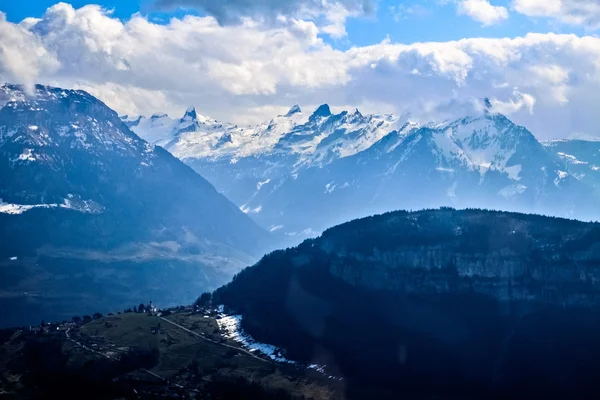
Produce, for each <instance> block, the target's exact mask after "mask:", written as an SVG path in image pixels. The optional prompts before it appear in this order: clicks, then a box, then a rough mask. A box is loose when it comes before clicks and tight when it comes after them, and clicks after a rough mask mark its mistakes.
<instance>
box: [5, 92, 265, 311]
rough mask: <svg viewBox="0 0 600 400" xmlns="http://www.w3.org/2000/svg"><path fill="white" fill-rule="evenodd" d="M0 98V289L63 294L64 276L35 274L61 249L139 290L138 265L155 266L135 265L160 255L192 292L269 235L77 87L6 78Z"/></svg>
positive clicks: (257, 249)
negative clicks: (126, 278)
mask: <svg viewBox="0 0 600 400" xmlns="http://www.w3.org/2000/svg"><path fill="white" fill-rule="evenodd" d="M0 105H1V107H2V108H0V182H2V184H1V185H0V199H2V200H1V201H0V263H1V264H2V266H3V267H4V268H2V271H3V273H5V274H7V275H6V278H7V279H6V280H4V279H3V280H2V281H3V283H5V285H8V286H5V285H3V287H2V290H4V291H5V292H3V296H2V298H5V299H18V298H23V301H26V300H27V299H26V297H27V295H23V293H29V292H30V291H31V290H33V291H34V293H35V294H36V295H39V296H41V297H44V296H49V297H52V296H58V297H60V296H64V295H66V294H67V293H68V289H66V288H65V286H64V283H65V281H64V280H61V283H60V284H57V286H56V287H54V288H53V287H52V285H51V284H48V285H43V284H40V283H39V280H38V278H40V277H44V276H45V277H46V278H48V279H50V280H52V281H53V282H54V283H56V282H57V279H58V278H57V277H58V276H60V277H63V278H65V279H67V280H68V279H69V274H67V275H65V274H64V271H63V272H58V269H60V268H61V266H66V265H70V264H73V262H72V261H71V262H68V261H64V260H63V259H67V260H79V263H80V264H81V265H82V266H84V268H83V271H86V273H88V272H89V273H90V274H92V275H95V276H96V277H97V276H102V270H103V268H105V272H106V273H105V274H104V275H106V276H108V275H111V274H112V273H117V272H116V271H115V270H114V268H117V267H118V269H119V270H120V271H121V272H118V273H126V274H131V276H130V278H132V281H131V282H127V283H124V282H122V281H119V280H115V281H114V282H111V279H109V278H107V282H105V283H106V287H105V286H103V285H100V286H99V288H98V290H103V288H104V289H106V290H107V291H108V292H110V289H109V288H111V287H112V288H113V289H115V287H119V291H120V290H123V288H122V287H121V286H122V285H124V284H126V285H133V286H135V287H136V290H138V291H139V290H143V282H144V281H145V280H146V278H145V276H146V275H147V274H156V276H160V275H163V274H164V273H165V271H164V270H161V269H160V268H159V269H156V268H155V267H152V268H146V269H144V270H143V271H142V272H139V271H138V272H134V270H135V269H136V268H138V269H139V266H142V265H148V266H149V265H150V264H152V265H155V264H156V263H157V262H158V261H159V260H162V261H163V262H164V263H163V265H164V266H165V268H174V267H176V265H180V264H185V266H184V267H182V271H183V270H185V271H186V272H185V273H184V274H183V276H185V277H186V278H185V279H187V280H188V281H189V280H191V281H195V282H194V283H193V290H198V289H201V288H202V287H211V286H213V287H214V286H216V285H218V284H220V283H222V282H225V281H226V280H227V279H228V278H229V277H231V276H232V275H233V273H235V272H236V271H238V270H239V269H240V268H241V267H242V266H244V265H247V263H250V262H252V261H253V260H255V259H256V257H258V256H260V255H261V254H262V251H264V250H265V249H266V248H268V246H269V245H270V243H269V241H270V240H271V239H270V238H269V237H268V234H267V233H266V232H265V231H263V230H262V229H260V228H259V227H258V226H257V225H256V223H254V222H253V221H252V220H251V219H250V218H248V217H247V216H246V215H244V213H242V212H241V211H240V210H239V209H238V208H237V207H236V206H234V205H233V204H232V203H230V202H229V201H228V200H227V199H226V198H225V197H224V196H223V195H222V194H219V193H218V192H217V191H216V190H215V189H214V187H213V186H212V185H211V184H210V183H208V182H207V181H206V180H205V179H203V178H202V177H201V176H199V175H198V174H196V173H195V172H194V171H193V170H192V169H191V168H189V167H188V166H186V165H185V164H183V163H182V162H181V161H179V160H178V159H176V158H175V157H173V156H172V155H171V154H169V153H168V152H167V151H165V150H164V149H162V148H161V147H158V146H154V145H151V144H149V143H147V142H145V141H144V140H142V139H140V138H139V137H138V136H136V135H135V134H134V133H133V132H131V131H130V130H129V129H128V128H127V126H126V125H125V124H124V123H123V122H122V121H121V120H120V119H119V117H118V115H117V114H116V113H115V112H114V111H113V110H111V109H110V108H108V107H107V106H106V105H105V104H103V103H102V102H101V101H99V100H98V99H96V98H94V97H93V96H91V95H89V94H88V93H86V92H83V91H74V90H63V89H60V88H53V87H47V86H40V85H38V86H36V87H35V88H34V90H33V92H32V93H28V92H27V91H25V89H24V88H23V87H20V86H15V85H5V86H2V87H1V88H0ZM58 258H60V259H61V260H59V259H58ZM40 260H43V261H40ZM42 263H44V264H45V265H46V266H47V269H44V268H43V267H40V265H41V264H42ZM118 263H121V265H117V264H118ZM136 263H138V264H136ZM158 263H159V264H160V262H158ZM125 264H127V265H125ZM130 264H131V265H130ZM17 265H18V271H16V272H15V271H14V268H16V267H17ZM86 265H88V266H90V269H89V270H88V269H86V268H85V266H86ZM92 265H93V267H91V266H92ZM103 265H104V267H103ZM167 265H170V266H168V267H167ZM126 266H129V268H125V267H126ZM40 268H41V270H42V271H44V272H45V275H44V274H42V275H40V274H39V273H40ZM92 270H93V271H92ZM108 271H112V272H110V273H109V272H108ZM31 274H33V275H32V276H31ZM179 274H180V272H178V273H174V274H173V279H169V284H174V283H175V281H176V280H177V277H179V278H181V277H182V276H179ZM186 274H187V275H186ZM136 275H139V276H138V277H137V278H136ZM31 278H33V279H31ZM46 278H43V279H46ZM55 278H56V279H55ZM43 279H42V280H43ZM60 279H62V278H60ZM90 279H92V280H93V278H91V277H90ZM153 279H155V278H154V277H153ZM88 284H89V282H88ZM81 285H82V286H85V285H86V283H85V282H81ZM153 285H156V287H155V288H156V289H157V290H158V292H160V291H161V290H164V292H163V293H162V294H163V295H165V292H169V293H168V296H166V297H168V298H170V300H169V301H173V300H175V298H176V297H177V296H176V292H175V295H173V293H172V292H170V291H171V290H172V289H173V288H169V289H167V287H166V286H164V287H161V283H160V281H159V282H154V283H153ZM167 286H168V285H167ZM73 290H76V291H77V290H84V291H85V289H84V288H83V287H77V288H76V289H75V288H73ZM130 290H131V289H130ZM109 294H110V295H117V294H116V293H109ZM118 296H119V297H122V293H119V294H118ZM159 296H160V294H159ZM107 297H110V296H107ZM188 297H189V294H186V296H184V298H185V299H186V300H187V301H191V300H192V298H188ZM30 300H31V299H30ZM105 300H106V301H107V302H110V300H111V299H110V298H107V299H105ZM157 300H158V299H157ZM181 300H183V299H179V300H177V301H181ZM11 301H12V300H11ZM71 301H72V300H71ZM97 301H98V302H101V298H98V299H97ZM67 308H68V307H67ZM3 315H7V314H6V313H3ZM15 315H18V313H15Z"/></svg>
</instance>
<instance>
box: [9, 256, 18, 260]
mask: <svg viewBox="0 0 600 400" xmlns="http://www.w3.org/2000/svg"><path fill="white" fill-rule="evenodd" d="M17 259H18V257H9V260H10V261H17Z"/></svg>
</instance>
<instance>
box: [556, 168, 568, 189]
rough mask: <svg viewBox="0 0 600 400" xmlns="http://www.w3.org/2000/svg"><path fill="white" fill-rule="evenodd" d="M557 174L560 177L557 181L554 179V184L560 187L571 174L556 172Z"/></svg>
mask: <svg viewBox="0 0 600 400" xmlns="http://www.w3.org/2000/svg"><path fill="white" fill-rule="evenodd" d="M556 173H557V175H558V176H557V177H556V179H554V184H555V185H556V186H558V185H560V182H561V181H562V180H563V179H565V178H566V177H567V176H569V173H568V172H565V171H560V170H559V171H556Z"/></svg>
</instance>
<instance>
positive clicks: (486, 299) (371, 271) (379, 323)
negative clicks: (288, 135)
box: [212, 209, 600, 398]
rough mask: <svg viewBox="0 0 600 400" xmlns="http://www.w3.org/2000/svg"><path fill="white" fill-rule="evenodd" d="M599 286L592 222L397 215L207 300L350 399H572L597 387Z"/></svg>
mask: <svg viewBox="0 0 600 400" xmlns="http://www.w3.org/2000/svg"><path fill="white" fill-rule="evenodd" d="M599 278H600V225H598V224H597V223H583V222H578V221H574V220H566V219H559V218H550V217H542V216H536V215H524V214H516V213H508V212H491V211H482V210H464V211H456V210H453V209H441V210H426V211H418V212H403V211H399V212H391V213H387V214H382V215H377V216H373V217H369V218H364V219H360V220H355V221H352V222H349V223H346V224H342V225H340V226H337V227H334V228H331V229H328V230H327V231H325V232H324V233H323V235H322V236H321V237H319V238H317V239H311V240H307V241H305V242H304V243H302V244H301V245H300V246H298V247H296V248H292V249H287V250H285V251H277V252H274V253H271V254H269V255H267V256H265V257H264V258H263V259H262V260H261V261H260V262H259V263H257V264H256V265H254V266H253V267H250V268H247V269H245V270H244V271H242V272H241V273H240V274H238V275H237V276H236V277H235V278H234V280H233V281H232V282H231V283H229V284H227V285H226V286H224V287H222V288H220V289H218V290H217V291H216V292H215V293H213V296H212V300H213V303H214V304H224V306H225V309H226V310H227V311H228V312H230V313H236V314H240V315H241V316H242V327H243V328H244V329H245V331H246V332H247V333H249V334H250V335H252V336H253V337H254V338H256V339H257V340H260V341H262V342H264V343H270V344H274V345H277V346H281V347H283V348H284V349H285V351H286V353H285V354H286V356H289V357H293V358H296V359H299V360H302V361H304V362H308V363H317V364H320V365H323V364H325V365H326V367H325V371H326V373H327V374H332V375H334V376H338V377H343V378H344V382H345V384H346V387H347V393H348V397H349V398H375V397H376V398H398V396H400V395H408V394H411V393H412V394H415V393H418V394H420V395H424V394H428V395H431V396H436V395H443V396H445V397H452V396H475V398H477V397H481V396H483V397H486V398H487V397H493V398H506V397H507V396H508V397H511V398H521V397H523V396H532V395H553V396H558V397H562V396H566V395H573V396H576V397H579V396H584V395H585V394H586V393H591V392H594V391H597V390H598V381H597V374H596V373H595V372H592V371H593V370H594V368H593V367H592V366H593V365H594V364H595V362H596V361H595V357H596V355H597V354H598V351H600V346H599V343H598V340H597V335H598V334H599V333H600V324H598V322H597V321H598V316H599V315H600V307H599V306H600V287H599V286H598V282H599ZM267 288H268V290H267ZM574 349H578V350H577V351H574ZM468 398H470V397H468Z"/></svg>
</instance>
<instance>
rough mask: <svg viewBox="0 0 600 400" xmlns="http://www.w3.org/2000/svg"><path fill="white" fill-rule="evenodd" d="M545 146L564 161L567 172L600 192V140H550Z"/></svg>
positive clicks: (544, 143)
mask: <svg viewBox="0 0 600 400" xmlns="http://www.w3.org/2000/svg"><path fill="white" fill-rule="evenodd" d="M543 145H544V147H545V148H546V149H547V150H548V151H549V152H550V153H552V154H553V155H556V157H557V158H558V159H560V160H561V162H562V163H563V169H564V171H565V173H568V174H570V175H571V176H574V177H575V178H577V179H578V180H580V181H581V182H584V183H586V184H587V185H589V186H591V187H592V188H594V191H595V192H596V193H600V142H592V141H587V140H577V139H576V140H569V139H564V140H550V141H546V142H543Z"/></svg>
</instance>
